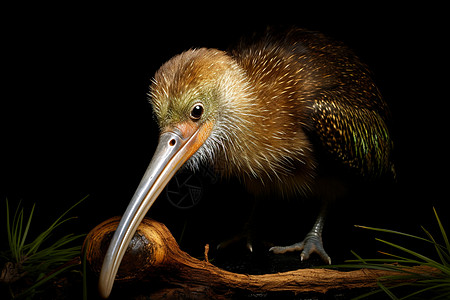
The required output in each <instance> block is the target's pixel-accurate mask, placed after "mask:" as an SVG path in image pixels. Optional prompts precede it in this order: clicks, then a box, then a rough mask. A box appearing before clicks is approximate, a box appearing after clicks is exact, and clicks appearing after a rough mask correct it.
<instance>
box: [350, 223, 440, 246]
mask: <svg viewBox="0 0 450 300" xmlns="http://www.w3.org/2000/svg"><path fill="white" fill-rule="evenodd" d="M355 227H358V228H363V229H368V230H372V231H379V232H385V233H392V234H397V235H402V236H406V237H410V238H413V239H417V240H421V241H425V242H428V243H431V242H430V240H428V239H425V238H423V237H420V236H416V235H412V234H408V233H403V232H400V231H395V230H390V229H383V228H376V227H367V226H361V225H355Z"/></svg>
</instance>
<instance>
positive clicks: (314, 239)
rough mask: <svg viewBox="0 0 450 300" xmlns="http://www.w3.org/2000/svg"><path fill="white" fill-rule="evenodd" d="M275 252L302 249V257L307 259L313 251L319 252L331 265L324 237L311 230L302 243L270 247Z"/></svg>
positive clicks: (281, 252)
mask: <svg viewBox="0 0 450 300" xmlns="http://www.w3.org/2000/svg"><path fill="white" fill-rule="evenodd" d="M269 251H272V252H273V253H275V254H283V253H286V252H293V251H302V253H301V254H300V259H301V260H302V261H303V260H306V259H308V258H309V256H310V255H311V254H312V253H317V254H318V255H319V256H320V257H321V258H322V260H323V261H324V262H326V263H328V264H330V265H331V258H330V257H329V256H328V254H327V253H326V252H325V249H324V248H323V243H322V238H321V237H320V236H319V235H318V234H317V233H315V232H310V233H308V234H307V235H306V237H305V239H304V240H303V241H302V242H300V243H295V244H293V245H290V246H285V247H283V246H275V247H272V248H270V249H269Z"/></svg>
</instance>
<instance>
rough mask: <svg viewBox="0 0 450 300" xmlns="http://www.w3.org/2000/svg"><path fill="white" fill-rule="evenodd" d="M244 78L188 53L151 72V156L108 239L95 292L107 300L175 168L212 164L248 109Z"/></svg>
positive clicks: (218, 56)
mask: <svg viewBox="0 0 450 300" xmlns="http://www.w3.org/2000/svg"><path fill="white" fill-rule="evenodd" d="M246 91H248V86H247V85H246V82H245V75H244V73H243V72H242V71H241V69H240V68H239V67H238V66H237V64H236V63H235V62H234V60H233V59H232V58H231V57H230V56H228V55H227V54H226V53H225V52H222V51H219V50H215V49H197V50H189V51H186V52H184V53H182V54H180V55H177V56H175V57H173V58H172V59H171V60H169V61H168V62H166V63H165V64H164V65H163V66H162V67H161V68H160V69H159V70H158V71H157V72H156V74H155V77H154V79H153V82H152V85H151V91H150V101H151V104H152V106H153V111H154V115H155V117H156V120H157V122H158V125H159V128H160V137H159V143H158V145H157V147H156V150H155V153H154V156H153V158H152V160H151V162H150V164H149V166H148V168H147V170H146V172H145V174H144V176H143V178H142V180H141V182H140V184H139V186H138V188H137V190H136V192H135V194H134V195H133V197H132V199H131V201H130V203H129V205H128V208H127V210H126V211H125V213H124V215H123V217H122V219H121V221H120V224H119V226H118V228H117V230H116V232H115V234H114V236H113V238H112V240H111V244H110V246H109V249H108V251H107V253H106V256H105V259H104V262H103V266H102V270H101V273H100V281H99V290H100V293H101V295H102V296H103V297H105V298H106V297H108V296H109V294H110V292H111V289H112V285H113V283H114V278H115V276H116V273H117V270H118V268H119V265H120V262H121V260H122V257H123V255H124V254H125V251H126V249H127V247H128V244H129V242H130V240H131V239H132V237H133V235H134V233H135V231H136V229H137V227H138V226H139V224H140V223H141V221H142V219H143V218H144V216H145V215H146V213H147V211H148V210H149V209H150V207H151V206H152V204H153V203H154V201H155V200H156V198H157V197H158V196H159V194H160V193H161V191H162V190H163V189H164V187H165V186H166V184H167V183H168V182H169V180H170V179H171V178H172V177H173V175H174V174H175V173H176V172H177V170H178V169H179V168H180V167H181V166H182V165H183V164H185V163H186V162H187V161H189V164H190V165H191V167H195V166H196V165H198V163H199V162H200V161H202V160H213V159H214V155H215V153H216V152H217V151H218V150H219V149H220V147H222V146H221V145H222V143H223V141H224V140H225V139H227V138H228V137H227V132H228V133H229V132H230V128H232V127H233V124H234V123H235V120H236V118H239V116H240V115H242V113H244V114H245V110H247V109H249V108H248V107H247V106H246V105H244V104H243V103H244V102H245V100H244V98H245V93H246Z"/></svg>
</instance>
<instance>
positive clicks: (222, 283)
mask: <svg viewBox="0 0 450 300" xmlns="http://www.w3.org/2000/svg"><path fill="white" fill-rule="evenodd" d="M119 220H120V219H119V218H117V217H116V218H112V219H109V220H107V221H105V222H103V223H102V224H100V225H98V226H97V227H96V228H94V229H93V230H92V231H91V232H90V233H89V235H88V236H87V238H86V241H85V251H86V259H87V262H88V264H89V266H90V268H91V269H92V270H93V271H94V272H96V273H99V272H100V268H101V264H102V262H103V257H104V254H105V253H106V250H107V247H108V245H109V241H110V239H111V238H112V235H113V233H114V231H115V230H116V228H117V225H118V223H119ZM409 271H410V272H416V273H433V272H434V273H435V272H437V271H436V270H435V269H432V268H427V267H414V268H410V269H409ZM396 274H399V273H398V272H397V273H396V272H393V271H384V270H369V269H359V270H354V271H346V272H344V271H338V270H332V269H300V270H295V271H289V272H283V273H276V274H265V275H248V274H237V273H232V272H229V271H225V270H223V269H220V268H218V267H216V266H214V265H213V264H211V263H209V262H208V259H207V249H206V248H205V260H199V259H196V258H193V257H191V256H190V255H189V254H187V253H186V252H184V251H182V250H181V249H180V248H179V247H178V244H177V242H176V241H175V239H174V238H173V236H172V234H171V233H170V231H169V230H168V229H167V227H166V226H165V225H164V224H162V223H159V222H157V221H154V220H151V219H144V221H143V222H142V224H141V225H140V226H139V228H138V230H137V232H136V234H135V237H134V238H133V240H132V242H131V243H130V246H129V247H128V250H127V252H126V254H125V256H124V259H123V261H122V264H121V267H120V268H119V272H118V275H117V277H116V283H118V282H139V284H140V283H142V285H148V286H152V285H153V286H156V285H158V286H161V287H164V288H163V289H162V290H159V291H156V292H155V291H154V290H153V292H152V293H156V294H158V295H159V296H166V297H173V298H177V297H179V298H183V295H184V296H186V293H191V294H192V295H198V296H200V297H199V298H201V297H205V298H208V297H211V296H214V297H219V298H220V297H225V298H226V297H232V295H233V294H235V293H268V292H292V293H295V294H298V293H310V292H313V293H322V294H323V293H326V292H328V291H333V290H334V291H337V290H350V289H358V288H370V287H376V286H377V282H378V281H379V280H380V277H383V276H392V275H396Z"/></svg>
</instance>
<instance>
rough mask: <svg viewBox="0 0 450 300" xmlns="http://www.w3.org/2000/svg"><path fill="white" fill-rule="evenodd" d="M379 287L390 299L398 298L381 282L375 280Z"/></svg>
mask: <svg viewBox="0 0 450 300" xmlns="http://www.w3.org/2000/svg"><path fill="white" fill-rule="evenodd" d="M377 284H378V286H379V287H380V289H381V290H382V291H383V292H385V293H386V294H387V295H388V296H389V297H390V298H391V299H392V300H398V298H397V296H395V295H394V293H392V292H391V291H390V290H389V289H388V288H387V287H385V286H384V284H382V283H381V282H377Z"/></svg>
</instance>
